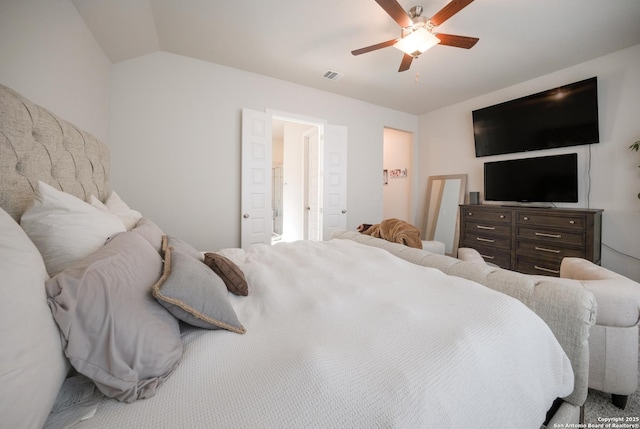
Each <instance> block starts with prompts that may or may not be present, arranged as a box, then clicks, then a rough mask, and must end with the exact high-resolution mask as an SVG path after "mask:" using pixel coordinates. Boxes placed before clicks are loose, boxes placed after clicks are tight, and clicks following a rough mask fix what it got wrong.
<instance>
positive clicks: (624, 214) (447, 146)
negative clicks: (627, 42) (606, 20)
mask: <svg viewBox="0 0 640 429" xmlns="http://www.w3.org/2000/svg"><path fill="white" fill-rule="evenodd" d="M592 76H597V77H598V99H599V122H600V143H598V144H594V145H591V146H574V147H569V148H562V149H549V150H542V151H536V152H528V153H524V154H522V153H520V154H509V155H500V156H490V157H483V158H475V150H474V144H473V129H472V125H471V122H472V120H471V112H472V110H475V109H478V108H482V107H486V106H490V105H493V104H496V103H500V102H503V101H507V100H510V99H514V98H518V97H521V96H525V95H529V94H532V93H535V92H539V91H543V90H546V89H549V88H554V87H556V86H560V85H564V84H567V83H571V82H576V81H579V80H582V79H586V78H589V77H592ZM639 99H640V45H636V46H634V47H631V48H629V49H626V50H623V51H619V52H616V53H613V54H610V55H607V56H604V57H602V58H598V59H596V60H592V61H589V62H586V63H583V64H580V65H578V66H575V67H571V68H567V69H564V70H561V71H559V72H556V73H552V74H549V75H546V76H542V77H540V78H537V79H533V80H530V81H527V82H524V83H521V84H518V85H515V86H511V87H508V88H504V89H502V90H500V91H496V92H493V93H490V94H487V95H484V96H481V97H478V98H474V99H472V100H467V101H465V102H463V103H459V104H456V105H453V106H449V107H447V108H444V109H441V110H438V111H435V112H431V113H428V114H425V115H422V116H421V117H420V119H419V122H420V124H419V150H418V156H419V160H418V163H419V164H420V165H421V166H422V167H423V168H422V169H421V171H420V177H419V178H418V189H426V186H427V180H428V176H430V175H439V174H457V173H467V174H469V190H470V191H482V190H483V174H482V172H483V165H484V162H486V161H493V160H500V159H510V158H523V157H528V156H538V155H552V154H558V153H570V152H577V153H578V165H579V193H580V195H579V202H578V203H577V204H558V205H559V206H560V205H561V206H565V207H580V208H584V207H591V208H600V209H604V214H603V234H602V237H603V243H604V246H603V258H602V265H603V266H605V267H607V268H610V269H612V270H614V271H617V272H619V273H621V274H624V275H627V276H629V277H631V278H634V279H635V280H640V263H639V262H638V260H637V259H632V258H629V257H627V256H624V255H621V254H620V253H618V252H622V253H626V254H629V255H633V256H635V258H640V200H638V198H637V197H636V195H637V194H638V192H640V171H639V170H640V169H639V168H638V165H640V155H638V154H637V153H635V152H633V153H632V152H631V151H629V149H628V147H629V145H631V144H632V143H633V142H635V141H636V140H639V139H640V126H639V125H638V124H639V123H640V116H639V115H638V103H639ZM589 151H591V166H590V168H589ZM589 176H590V180H589ZM589 182H590V183H591V187H590V192H589V193H588V192H587V191H588V184H589ZM418 198H419V203H418V207H419V208H424V203H425V201H424V198H425V196H424V195H422V193H420V192H418ZM423 210H424V209H423ZM613 249H615V250H613Z"/></svg>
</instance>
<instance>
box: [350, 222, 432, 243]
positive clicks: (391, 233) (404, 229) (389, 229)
mask: <svg viewBox="0 0 640 429" xmlns="http://www.w3.org/2000/svg"><path fill="white" fill-rule="evenodd" d="M361 226H363V227H364V228H360V227H358V230H359V231H360V232H362V233H363V234H366V235H370V236H372V237H377V238H382V239H384V240H387V241H391V242H393V243H400V244H404V245H405V246H409V247H415V248H416V249H422V241H421V240H420V230H419V229H418V228H416V227H415V226H413V225H411V224H410V223H407V222H405V221H403V220H400V219H385V220H383V221H382V222H380V223H377V224H375V225H371V226H368V227H367V225H361Z"/></svg>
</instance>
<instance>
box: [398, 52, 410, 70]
mask: <svg viewBox="0 0 640 429" xmlns="http://www.w3.org/2000/svg"><path fill="white" fill-rule="evenodd" d="M411 61H413V57H412V56H411V55H409V54H404V57H402V62H401V63H400V68H399V69H398V71H399V72H403V71H407V70H409V67H411Z"/></svg>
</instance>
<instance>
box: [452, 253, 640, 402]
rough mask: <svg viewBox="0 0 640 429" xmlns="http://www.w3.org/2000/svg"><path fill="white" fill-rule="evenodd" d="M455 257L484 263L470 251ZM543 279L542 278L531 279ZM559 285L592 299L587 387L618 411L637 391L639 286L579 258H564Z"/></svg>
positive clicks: (639, 320) (477, 254)
mask: <svg viewBox="0 0 640 429" xmlns="http://www.w3.org/2000/svg"><path fill="white" fill-rule="evenodd" d="M458 258H459V259H462V260H466V261H472V262H478V263H484V260H483V259H482V256H480V254H479V253H478V252H477V251H475V250H474V249H470V248H461V249H458ZM535 277H540V278H544V276H535ZM558 280H559V281H562V282H579V283H580V284H581V285H582V286H583V287H584V288H585V289H587V290H589V291H590V292H591V293H593V295H594V296H595V298H596V303H597V305H598V314H597V317H596V323H595V325H593V326H591V329H590V332H589V388H591V389H595V390H599V391H601V392H605V393H610V394H611V397H612V402H613V404H614V405H616V406H617V407H618V408H624V407H625V406H626V405H627V399H628V396H629V395H630V394H632V393H634V392H635V391H636V389H637V388H638V323H639V322H640V284H639V283H637V282H635V281H633V280H631V279H628V278H627V277H624V276H621V275H620V274H617V273H615V272H613V271H611V270H608V269H606V268H603V267H601V266H599V265H596V264H594V263H592V262H590V261H587V260H585V259H582V258H564V259H563V260H562V263H561V265H560V279H556V281H558Z"/></svg>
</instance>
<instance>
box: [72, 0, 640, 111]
mask: <svg viewBox="0 0 640 429" xmlns="http://www.w3.org/2000/svg"><path fill="white" fill-rule="evenodd" d="M71 1H72V2H73V4H74V5H75V7H76V8H77V10H78V11H79V13H80V15H81V16H82V18H83V19H84V21H85V22H86V24H87V26H88V28H89V29H90V31H91V32H92V33H93V35H94V36H95V38H96V40H97V41H98V43H99V44H100V46H101V47H102V49H103V50H104V52H105V53H106V54H107V56H108V57H109V58H110V60H111V61H112V62H113V63H118V62H121V61H126V60H129V59H132V58H135V57H138V56H140V55H146V54H149V53H152V52H156V51H166V52H171V53H175V54H178V55H184V56H187V57H192V58H197V59H201V60H204V61H209V62H212V63H217V64H221V65H225V66H229V67H233V68H237V69H242V70H246V71H249V72H253V73H259V74H263V75H267V76H272V77H274V78H278V79H283V80H287V81H290V82H294V83H298V84H301V85H306V86H310V87H314V88H318V89H321V90H326V91H330V92H333V93H337V94H342V95H345V96H348V97H352V98H356V99H359V100H363V101H367V102H370V103H374V104H377V105H381V106H386V107H389V108H392V109H395V110H400V111H404V112H409V113H413V114H422V113H425V112H428V111H431V110H434V109H438V108H440V107H444V106H447V105H450V104H453V103H456V102H460V101H463V100H466V99H469V98H473V97H476V96H479V95H482V94H486V93H488V92H491V91H494V90H497V89H500V88H504V87H507V86H510V85H514V84H516V83H519V82H523V81H526V80H529V79H532V78H535V77H538V76H542V75H545V74H548V73H551V72H554V71H557V70H560V69H563V68H567V67H570V66H572V65H576V64H579V63H582V62H585V61H588V60H590V59H593V58H597V57H600V56H603V55H606V54H608V53H611V52H614V51H618V50H621V49H624V48H627V47H630V46H633V45H636V44H638V43H640V0H608V1H605V0H475V1H474V2H473V3H471V4H470V5H468V6H467V7H465V8H464V9H463V10H461V11H460V12H459V13H458V14H456V15H455V16H453V17H452V18H451V19H449V20H448V21H446V22H444V23H443V24H442V25H441V26H440V27H438V28H437V30H438V31H439V32H442V33H451V34H459V35H467V36H474V37H478V38H479V39H480V41H479V42H478V43H477V44H476V45H475V46H474V47H473V48H472V49H469V50H467V49H460V48H453V47H448V46H442V45H437V46H435V47H433V48H431V49H430V50H428V51H427V52H425V53H424V54H422V55H421V56H420V57H418V58H417V59H415V60H414V61H413V64H412V65H411V68H410V69H409V70H408V71H405V72H402V73H399V72H398V67H399V65H400V61H401V59H402V55H403V54H402V52H400V51H399V50H397V49H396V48H394V47H387V48H384V49H381V50H377V51H375V52H370V53H367V54H364V55H360V56H353V55H352V54H351V51H352V50H354V49H358V48H362V47H365V46H369V45H372V44H375V43H378V42H382V41H386V40H389V39H393V38H397V37H399V36H400V27H399V26H398V24H397V23H396V22H395V21H394V20H393V19H392V18H391V17H390V16H389V15H388V14H387V13H386V12H385V11H384V10H383V9H382V8H381V7H380V6H379V5H378V4H377V3H376V2H375V1H374V0H235V1H231V0H71ZM399 3H400V5H401V6H402V7H403V8H404V9H405V10H409V9H410V8H411V7H412V6H416V5H418V6H422V7H423V9H424V12H423V15H424V16H426V17H431V16H432V15H434V14H435V13H436V12H437V11H439V10H440V9H441V8H442V7H444V6H445V5H446V4H447V3H448V0H399ZM638 66H639V67H640V64H639V65H638ZM328 70H332V71H335V72H338V73H340V74H342V75H343V76H342V77H341V78H340V79H339V80H335V81H330V80H327V79H325V78H323V77H322V75H323V74H324V73H325V72H326V71H328ZM567 83H568V82H567Z"/></svg>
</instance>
